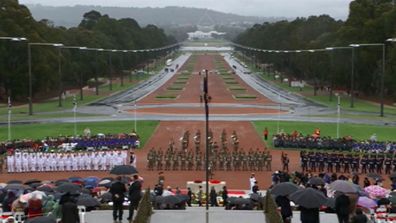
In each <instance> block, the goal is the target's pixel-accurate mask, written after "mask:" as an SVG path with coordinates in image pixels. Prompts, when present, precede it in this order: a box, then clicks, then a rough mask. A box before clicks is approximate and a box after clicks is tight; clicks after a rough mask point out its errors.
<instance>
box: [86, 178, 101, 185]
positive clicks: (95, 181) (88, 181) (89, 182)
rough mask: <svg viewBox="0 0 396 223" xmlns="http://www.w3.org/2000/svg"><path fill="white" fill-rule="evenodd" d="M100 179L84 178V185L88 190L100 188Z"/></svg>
mask: <svg viewBox="0 0 396 223" xmlns="http://www.w3.org/2000/svg"><path fill="white" fill-rule="evenodd" d="M98 182H99V178H97V177H87V178H84V185H85V187H86V188H95V187H97V186H98Z"/></svg>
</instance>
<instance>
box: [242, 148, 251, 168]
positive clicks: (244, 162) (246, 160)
mask: <svg viewBox="0 0 396 223" xmlns="http://www.w3.org/2000/svg"><path fill="white" fill-rule="evenodd" d="M241 156H242V158H241V162H242V171H247V170H248V165H249V155H248V154H246V153H245V151H242V154H241Z"/></svg>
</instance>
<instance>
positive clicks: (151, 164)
mask: <svg viewBox="0 0 396 223" xmlns="http://www.w3.org/2000/svg"><path fill="white" fill-rule="evenodd" d="M153 156H154V148H151V149H150V151H149V152H148V153H147V169H148V170H154V159H153Z"/></svg>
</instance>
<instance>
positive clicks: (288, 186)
mask: <svg viewBox="0 0 396 223" xmlns="http://www.w3.org/2000/svg"><path fill="white" fill-rule="evenodd" d="M298 188H299V187H298V186H297V185H295V184H294V183H291V182H284V183H279V184H276V185H275V186H274V187H273V188H272V189H271V193H272V194H274V195H276V196H286V195H289V194H291V193H294V192H296V191H297V190H298Z"/></svg>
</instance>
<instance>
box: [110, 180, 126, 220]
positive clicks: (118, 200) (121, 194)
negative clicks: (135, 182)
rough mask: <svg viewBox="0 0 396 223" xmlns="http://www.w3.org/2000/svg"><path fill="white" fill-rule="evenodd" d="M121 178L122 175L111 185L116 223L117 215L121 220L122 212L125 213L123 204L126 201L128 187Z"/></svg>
mask: <svg viewBox="0 0 396 223" xmlns="http://www.w3.org/2000/svg"><path fill="white" fill-rule="evenodd" d="M121 180H122V178H121V176H118V177H117V178H116V181H115V182H114V183H112V184H111V187H110V193H111V195H112V197H111V199H112V201H113V220H114V222H115V223H116V222H117V217H118V220H119V221H120V222H121V221H122V214H123V213H124V211H123V205H122V204H123V203H124V198H125V192H126V187H125V184H124V183H122V182H121Z"/></svg>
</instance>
